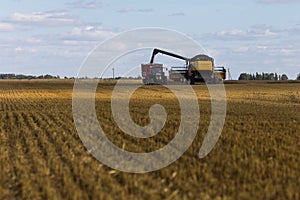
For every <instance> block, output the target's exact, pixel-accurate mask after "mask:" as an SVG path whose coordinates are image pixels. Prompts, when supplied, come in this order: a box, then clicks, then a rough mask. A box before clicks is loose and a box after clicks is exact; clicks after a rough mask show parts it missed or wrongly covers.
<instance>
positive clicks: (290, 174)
mask: <svg viewBox="0 0 300 200" xmlns="http://www.w3.org/2000/svg"><path fill="white" fill-rule="evenodd" d="M73 83H74V82H73V80H52V81H35V80H30V81H27V80H26V81H0V90H1V92H0V113H1V115H0V118H1V122H0V152H1V154H0V169H1V170H0V199H250V198H251V199H300V193H299V185H300V167H299V166H300V84H298V83H288V84H276V83H274V84H265V83H264V84H259V83H257V84H248V83H245V84H228V85H225V87H226V91H227V117H226V121H225V126H224V129H223V132H222V135H221V136H220V138H219V141H218V143H217V145H216V146H215V147H214V149H213V151H212V152H211V153H210V154H209V155H208V156H207V157H205V158H204V159H201V160H200V159H199V158H198V152H199V148H200V146H201V143H202V141H203V138H204V136H205V134H206V131H207V128H208V124H209V122H210V112H211V111H210V105H211V104H210V98H209V94H208V91H207V88H206V86H205V85H195V86H193V88H194V90H195V92H196V94H197V96H198V100H199V106H200V110H201V120H200V123H199V125H200V128H199V130H198V133H197V136H196V138H195V140H194V142H193V143H192V145H191V147H190V148H189V149H188V151H187V152H186V153H185V154H184V155H183V156H182V157H181V158H180V159H179V160H177V161H176V162H174V163H173V164H171V165H170V166H168V167H166V168H164V169H161V170H159V171H156V172H150V173H145V174H130V173H124V172H119V171H116V170H114V169H111V168H109V167H107V166H105V165H103V164H101V163H100V162H98V161H97V160H96V159H95V158H93V157H92V156H91V155H90V154H89V153H88V152H87V151H86V150H85V147H84V146H83V144H82V142H81V140H80V139H79V136H78V134H77V132H76V128H75V125H74V120H73V115H72V90H73ZM99 86H100V87H99V89H98V90H97V95H96V110H97V116H98V119H99V122H100V124H101V125H102V128H103V130H104V131H105V133H107V137H108V138H109V139H110V140H111V141H112V142H114V144H116V145H118V146H119V147H120V148H123V149H125V150H128V151H132V152H150V151H154V150H157V149H159V148H162V147H163V146H165V145H166V144H168V142H169V141H170V140H171V139H172V138H173V137H174V135H175V133H176V131H177V130H178V127H179V124H180V109H179V103H178V100H177V99H176V97H175V95H174V94H172V93H171V92H170V91H169V90H168V89H167V88H164V87H162V86H143V87H142V88H140V89H138V90H137V91H136V92H135V93H134V94H133V96H132V99H131V102H130V112H131V116H132V118H133V120H134V121H135V122H136V123H137V124H140V125H146V124H147V123H149V117H148V111H149V107H150V106H151V105H153V104H157V103H159V104H161V105H163V106H164V107H165V110H166V111H167V112H168V118H167V122H166V124H165V127H164V128H163V129H162V131H161V132H160V133H159V134H157V135H156V136H154V137H152V138H149V139H137V138H134V137H130V136H128V135H126V134H124V133H122V131H121V130H120V129H119V128H118V126H117V125H116V124H115V122H114V121H113V118H112V113H111V109H110V103H111V101H110V97H111V94H112V89H113V86H114V83H113V82H100V83H99Z"/></svg>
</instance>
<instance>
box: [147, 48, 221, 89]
mask: <svg viewBox="0 0 300 200" xmlns="http://www.w3.org/2000/svg"><path fill="white" fill-rule="evenodd" d="M158 53H161V54H164V55H167V56H171V57H175V58H178V59H181V60H184V61H185V62H186V64H185V66H183V67H172V68H171V70H170V71H169V79H171V80H173V81H184V80H186V81H187V82H188V83H189V84H195V82H207V83H217V82H219V81H222V80H224V79H226V69H225V68H224V67H215V65H214V59H213V58H211V57H209V56H207V55H204V54H200V55H196V56H194V57H193V58H186V57H183V56H181V55H178V54H174V53H171V52H167V51H164V50H161V49H154V50H153V52H152V57H151V60H150V64H153V62H154V58H155V56H156V55H157V54H158Z"/></svg>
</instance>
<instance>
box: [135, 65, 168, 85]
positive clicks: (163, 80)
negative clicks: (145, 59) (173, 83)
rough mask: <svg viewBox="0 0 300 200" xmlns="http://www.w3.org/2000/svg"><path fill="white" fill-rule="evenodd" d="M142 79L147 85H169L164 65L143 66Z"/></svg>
mask: <svg viewBox="0 0 300 200" xmlns="http://www.w3.org/2000/svg"><path fill="white" fill-rule="evenodd" d="M141 67H142V77H143V83H144V84H145V85H152V84H167V77H166V75H165V72H164V67H163V65H162V64H155V63H151V64H142V65H141Z"/></svg>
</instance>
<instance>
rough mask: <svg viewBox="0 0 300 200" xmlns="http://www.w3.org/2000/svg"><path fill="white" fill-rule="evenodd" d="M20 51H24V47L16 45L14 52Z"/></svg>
mask: <svg viewBox="0 0 300 200" xmlns="http://www.w3.org/2000/svg"><path fill="white" fill-rule="evenodd" d="M22 51H24V49H23V48H22V47H16V48H15V52H16V53H20V52H22Z"/></svg>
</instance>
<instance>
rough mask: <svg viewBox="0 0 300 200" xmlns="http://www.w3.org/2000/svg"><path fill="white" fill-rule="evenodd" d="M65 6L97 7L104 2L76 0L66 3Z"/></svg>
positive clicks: (101, 5) (102, 5) (100, 6)
mask: <svg viewBox="0 0 300 200" xmlns="http://www.w3.org/2000/svg"><path fill="white" fill-rule="evenodd" d="M66 5H67V6H70V7H72V8H81V9H97V8H102V7H104V4H103V3H102V2H99V1H84V0H77V1H73V2H68V3H66Z"/></svg>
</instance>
